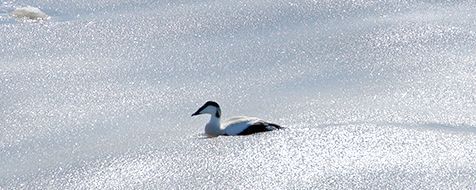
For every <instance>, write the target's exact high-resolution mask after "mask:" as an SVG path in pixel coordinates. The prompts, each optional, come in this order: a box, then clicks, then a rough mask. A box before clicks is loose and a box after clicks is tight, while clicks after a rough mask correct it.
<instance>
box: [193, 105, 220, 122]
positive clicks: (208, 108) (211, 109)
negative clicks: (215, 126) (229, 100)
mask: <svg viewBox="0 0 476 190" xmlns="http://www.w3.org/2000/svg"><path fill="white" fill-rule="evenodd" d="M206 113H207V114H210V115H212V116H216V117H218V118H219V117H220V116H221V110H220V106H219V105H218V103H216V102H214V101H208V102H206V103H205V104H203V106H202V107H200V108H199V109H198V110H197V111H196V112H195V113H193V114H192V116H196V115H200V114H206Z"/></svg>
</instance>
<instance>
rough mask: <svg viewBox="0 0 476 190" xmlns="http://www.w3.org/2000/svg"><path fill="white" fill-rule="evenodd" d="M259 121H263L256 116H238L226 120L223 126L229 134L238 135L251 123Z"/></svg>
mask: <svg viewBox="0 0 476 190" xmlns="http://www.w3.org/2000/svg"><path fill="white" fill-rule="evenodd" d="M259 121H261V119H259V118H256V117H248V116H237V117H232V118H229V119H228V120H226V121H224V122H223V125H222V128H223V129H224V130H225V134H227V135H237V134H239V133H241V132H242V131H244V130H245V129H246V128H248V127H249V126H250V125H253V124H254V123H256V122H259Z"/></svg>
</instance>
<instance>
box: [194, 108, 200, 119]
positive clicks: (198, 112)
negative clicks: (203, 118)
mask: <svg viewBox="0 0 476 190" xmlns="http://www.w3.org/2000/svg"><path fill="white" fill-rule="evenodd" d="M196 115H200V110H197V111H196V112H195V113H193V114H192V117H193V116H196Z"/></svg>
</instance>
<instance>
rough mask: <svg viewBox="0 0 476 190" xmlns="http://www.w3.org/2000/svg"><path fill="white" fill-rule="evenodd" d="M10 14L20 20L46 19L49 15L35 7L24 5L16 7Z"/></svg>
mask: <svg viewBox="0 0 476 190" xmlns="http://www.w3.org/2000/svg"><path fill="white" fill-rule="evenodd" d="M11 15H12V16H13V17H15V18H17V19H22V20H47V19H48V18H49V16H48V15H47V14H46V13H45V12H43V11H42V10H40V9H39V8H37V7H32V6H25V7H19V8H16V9H15V10H13V11H12V12H11Z"/></svg>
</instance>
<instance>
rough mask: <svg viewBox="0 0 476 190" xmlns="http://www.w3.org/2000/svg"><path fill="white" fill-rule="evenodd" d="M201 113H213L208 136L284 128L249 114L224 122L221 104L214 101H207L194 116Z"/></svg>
mask: <svg viewBox="0 0 476 190" xmlns="http://www.w3.org/2000/svg"><path fill="white" fill-rule="evenodd" d="M201 114H210V115H211V117H210V121H209V122H208V123H207V124H206V125H205V134H206V135H207V136H208V137H217V136H220V135H223V136H237V135H251V134H255V133H261V132H267V131H274V130H278V129H283V127H281V126H279V125H277V124H274V123H270V122H267V121H264V120H262V119H260V118H257V117H249V116H235V117H231V118H229V119H227V120H225V121H223V122H222V121H221V109H220V105H218V103H216V102H214V101H207V102H206V103H205V104H203V106H202V107H200V108H199V109H198V110H197V111H196V112H195V113H193V114H192V117H193V116H197V115H201Z"/></svg>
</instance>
